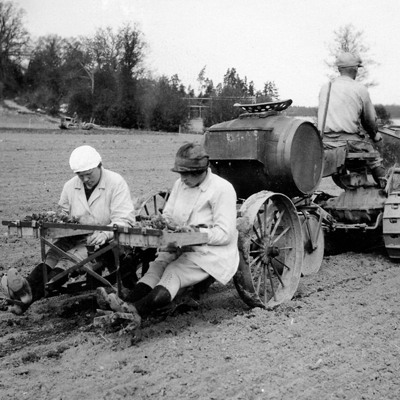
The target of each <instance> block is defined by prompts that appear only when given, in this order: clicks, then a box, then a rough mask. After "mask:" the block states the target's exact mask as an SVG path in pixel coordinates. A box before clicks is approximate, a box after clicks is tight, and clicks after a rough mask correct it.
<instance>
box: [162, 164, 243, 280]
mask: <svg viewBox="0 0 400 400" xmlns="http://www.w3.org/2000/svg"><path fill="white" fill-rule="evenodd" d="M163 216H164V217H165V218H166V219H167V220H169V221H171V222H173V223H175V224H177V225H179V226H184V225H202V224H203V225H207V228H200V231H201V232H206V233H207V234H208V242H207V244H205V245H201V246H192V248H193V250H194V251H192V252H185V253H183V254H182V255H181V256H180V257H183V258H185V257H187V258H188V259H190V260H191V261H193V262H194V263H195V264H196V265H198V266H199V267H201V268H202V269H204V270H205V271H206V272H207V273H208V274H210V275H211V276H213V277H214V278H215V279H216V280H218V281H219V282H221V283H223V284H226V283H227V282H228V281H229V280H230V279H231V278H232V277H233V275H234V274H235V272H236V270H237V268H238V265H239V252H238V247H237V239H238V232H237V230H236V192H235V189H234V188H233V186H232V185H231V184H230V183H229V182H228V181H226V180H225V179H223V178H221V177H219V176H218V175H215V174H213V173H212V172H211V169H208V171H207V176H206V178H205V180H204V181H203V182H202V183H201V184H200V185H199V186H197V187H194V188H190V187H188V186H187V185H185V184H184V183H183V182H182V180H181V179H178V180H177V181H176V182H175V184H174V186H173V188H172V191H171V195H170V197H169V199H168V202H167V204H166V206H165V208H164V211H163Z"/></svg>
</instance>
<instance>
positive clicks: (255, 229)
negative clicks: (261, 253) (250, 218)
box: [253, 214, 262, 242]
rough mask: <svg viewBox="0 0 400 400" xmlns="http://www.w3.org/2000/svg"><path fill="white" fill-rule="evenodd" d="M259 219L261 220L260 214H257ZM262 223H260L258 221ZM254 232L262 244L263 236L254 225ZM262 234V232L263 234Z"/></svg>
mask: <svg viewBox="0 0 400 400" xmlns="http://www.w3.org/2000/svg"><path fill="white" fill-rule="evenodd" d="M257 218H258V219H260V214H257ZM258 222H259V223H260V221H258ZM259 226H261V225H259ZM253 232H254V233H255V234H256V236H257V239H258V240H259V241H260V242H262V239H261V236H260V235H259V233H258V231H257V228H256V227H255V226H254V225H253ZM261 233H262V232H261Z"/></svg>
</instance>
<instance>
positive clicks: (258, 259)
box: [249, 254, 262, 274]
mask: <svg viewBox="0 0 400 400" xmlns="http://www.w3.org/2000/svg"><path fill="white" fill-rule="evenodd" d="M261 257H262V254H260V255H259V256H257V257H256V258H253V260H252V261H251V262H250V264H249V267H250V268H251V267H252V266H253V265H254V264H256V263H257V262H258V261H260V259H261ZM253 274H254V272H253Z"/></svg>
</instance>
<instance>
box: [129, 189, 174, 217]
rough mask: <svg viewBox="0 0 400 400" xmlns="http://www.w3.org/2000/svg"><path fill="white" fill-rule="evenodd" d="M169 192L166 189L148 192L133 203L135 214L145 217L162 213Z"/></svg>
mask: <svg viewBox="0 0 400 400" xmlns="http://www.w3.org/2000/svg"><path fill="white" fill-rule="evenodd" d="M170 193H171V192H170V191H169V190H168V189H165V190H157V191H154V192H150V193H148V194H147V195H146V196H144V197H142V198H141V199H139V200H138V201H137V203H136V205H135V210H136V213H137V215H140V216H142V217H145V218H146V217H151V216H153V215H159V214H162V212H163V210H164V207H165V204H166V203H167V200H168V198H169V195H170Z"/></svg>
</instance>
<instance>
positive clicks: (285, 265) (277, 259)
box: [274, 258, 290, 271]
mask: <svg viewBox="0 0 400 400" xmlns="http://www.w3.org/2000/svg"><path fill="white" fill-rule="evenodd" d="M274 260H275V261H278V263H279V264H281V265H283V266H284V267H285V268H287V269H288V270H289V271H290V267H289V266H288V265H287V264H285V263H283V262H282V261H281V260H279V258H274Z"/></svg>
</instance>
